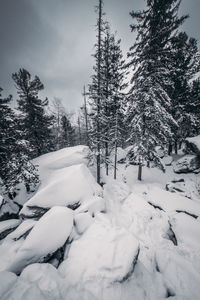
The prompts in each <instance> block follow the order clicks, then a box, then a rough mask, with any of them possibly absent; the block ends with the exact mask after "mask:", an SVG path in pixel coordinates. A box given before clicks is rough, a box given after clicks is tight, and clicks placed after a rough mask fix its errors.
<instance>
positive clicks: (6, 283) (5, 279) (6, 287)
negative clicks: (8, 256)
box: [0, 271, 17, 300]
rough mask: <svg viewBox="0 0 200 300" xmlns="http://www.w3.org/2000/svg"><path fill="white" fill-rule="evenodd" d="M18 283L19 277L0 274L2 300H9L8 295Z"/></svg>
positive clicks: (6, 273)
mask: <svg viewBox="0 0 200 300" xmlns="http://www.w3.org/2000/svg"><path fill="white" fill-rule="evenodd" d="M16 282H17V276H16V275H15V274H13V273H11V272H6V271H4V272H0V283H1V284H0V299H2V300H3V299H8V298H7V293H8V291H10V290H11V289H12V288H13V286H14V285H15V284H16Z"/></svg>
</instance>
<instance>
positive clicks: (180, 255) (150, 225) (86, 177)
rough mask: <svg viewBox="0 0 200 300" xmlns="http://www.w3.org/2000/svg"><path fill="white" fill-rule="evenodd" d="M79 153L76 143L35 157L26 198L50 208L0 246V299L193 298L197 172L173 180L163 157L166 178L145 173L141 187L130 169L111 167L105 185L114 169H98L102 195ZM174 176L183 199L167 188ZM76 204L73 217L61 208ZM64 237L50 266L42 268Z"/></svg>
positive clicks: (199, 207) (198, 222)
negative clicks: (32, 186)
mask: <svg viewBox="0 0 200 300" xmlns="http://www.w3.org/2000/svg"><path fill="white" fill-rule="evenodd" d="M84 149H85V150H84ZM68 150H69V152H68V153H67V151H68ZM86 152H87V153H88V148H87V147H86V148H84V146H78V147H74V148H69V149H63V150H60V151H57V152H54V153H50V154H47V155H44V156H42V157H40V158H38V159H36V161H38V163H39V165H40V167H39V169H40V172H41V175H42V177H41V178H42V182H41V185H40V187H39V190H38V191H37V192H36V193H35V195H34V196H33V197H32V199H30V200H29V201H32V203H33V204H31V205H36V206H37V205H38V206H41V207H44V208H49V207H52V208H51V209H50V210H49V211H48V212H46V213H45V214H44V215H43V216H42V217H41V218H40V219H39V220H38V221H35V220H32V219H30V220H29V219H27V220H24V221H23V222H22V223H21V224H20V225H19V226H18V227H17V229H15V230H14V231H13V232H12V233H10V234H9V235H8V236H7V237H6V238H5V239H4V240H3V241H2V244H1V245H0V271H2V272H0V299H1V300H13V299H17V300H27V299H30V300H35V299H40V300H43V299H44V300H47V299H48V300H58V299H59V300H80V299H81V300H110V299H115V300H122V299H123V300H133V299H137V300H147V299H148V300H160V299H166V298H169V299H174V300H199V295H200V275H199V274H200V235H199V232H200V188H199V187H200V185H199V183H200V181H199V175H198V174H193V173H189V174H186V173H185V174H175V173H174V172H173V166H168V161H170V157H167V158H166V159H165V158H163V161H167V163H166V172H165V173H162V172H161V171H160V170H158V169H156V168H150V169H149V168H146V167H143V173H142V175H143V180H142V181H141V182H138V181H137V172H138V167H137V166H128V167H127V166H125V164H118V165H117V180H113V179H112V177H113V168H110V170H109V177H107V176H105V170H104V166H103V165H102V169H101V174H102V181H103V182H105V185H104V187H103V189H102V188H101V187H99V186H98V185H97V184H96V182H95V179H94V177H93V176H92V174H91V173H90V170H92V172H93V170H94V169H93V167H90V170H89V169H88V168H87V162H88V160H87V159H86V156H87V154H86ZM182 156H183V155H182V154H181V155H176V156H175V155H174V156H173V160H174V161H176V160H177V159H179V158H180V157H182ZM174 179H176V180H179V179H184V184H185V188H186V191H185V193H183V194H182V195H181V193H172V192H169V191H166V190H165V186H166V183H169V182H171V181H173V180H174ZM182 182H183V181H182ZM191 183H193V184H191ZM63 194H64V195H63ZM185 195H186V196H187V197H188V196H189V197H190V198H191V199H189V198H187V197H185ZM77 201H79V202H80V204H81V205H80V206H79V207H78V208H77V209H76V210H74V211H72V209H69V208H67V207H64V206H66V205H68V204H69V203H70V204H74V203H77ZM29 203H30V202H29ZM39 204H40V205H39ZM156 207H157V208H156ZM23 210H26V213H27V212H28V211H29V209H28V208H27V206H26V204H25V205H24V208H23ZM27 231H28V232H29V231H30V232H29V233H28V235H27V234H26V233H27ZM24 235H25V236H24ZM26 235H27V236H26ZM67 239H68V241H69V242H68V243H67V245H66V249H65V253H64V261H63V262H62V263H61V265H60V266H59V267H58V269H56V268H55V267H54V266H53V265H52V264H48V263H42V261H43V258H44V257H46V256H47V255H48V254H49V253H52V252H55V251H56V250H57V249H58V248H60V247H61V246H62V245H63V244H64V243H65V241H66V240H67ZM138 251H139V252H138ZM138 254H139V255H138ZM137 255H138V257H137ZM134 264H135V265H134ZM8 271H12V272H16V273H20V272H21V271H22V273H21V275H20V276H18V277H17V276H16V275H15V274H14V273H11V272H8Z"/></svg>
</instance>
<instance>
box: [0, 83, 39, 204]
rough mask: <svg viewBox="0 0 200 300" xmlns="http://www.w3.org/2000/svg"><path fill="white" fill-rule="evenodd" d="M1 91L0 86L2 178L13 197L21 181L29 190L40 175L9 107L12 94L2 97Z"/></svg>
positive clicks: (0, 159) (5, 188) (10, 195)
mask: <svg viewBox="0 0 200 300" xmlns="http://www.w3.org/2000/svg"><path fill="white" fill-rule="evenodd" d="M1 91H2V89H1V88H0V140H1V143H0V165H1V168H0V179H1V180H2V183H3V189H4V192H5V193H6V194H8V195H9V197H10V198H11V199H13V198H14V196H15V188H16V186H17V185H18V184H19V183H24V184H25V186H26V190H27V192H29V191H30V190H31V188H35V186H36V185H37V184H38V182H39V177H38V174H37V170H36V168H35V166H34V165H33V164H32V163H31V162H30V157H29V155H28V151H27V148H28V146H29V145H28V143H27V142H26V141H24V140H23V137H22V132H21V130H20V127H19V123H18V121H17V116H15V114H14V112H13V111H12V109H11V108H10V107H9V103H10V101H11V96H10V97H8V98H6V99H3V98H1Z"/></svg>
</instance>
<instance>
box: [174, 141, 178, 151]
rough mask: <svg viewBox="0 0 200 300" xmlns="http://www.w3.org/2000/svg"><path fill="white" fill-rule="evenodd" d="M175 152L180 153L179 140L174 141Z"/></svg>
mask: <svg viewBox="0 0 200 300" xmlns="http://www.w3.org/2000/svg"><path fill="white" fill-rule="evenodd" d="M174 152H175V154H178V142H177V141H175V142H174Z"/></svg>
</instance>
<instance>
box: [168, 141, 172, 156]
mask: <svg viewBox="0 0 200 300" xmlns="http://www.w3.org/2000/svg"><path fill="white" fill-rule="evenodd" d="M171 153H172V144H171V142H170V143H169V145H168V155H171Z"/></svg>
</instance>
